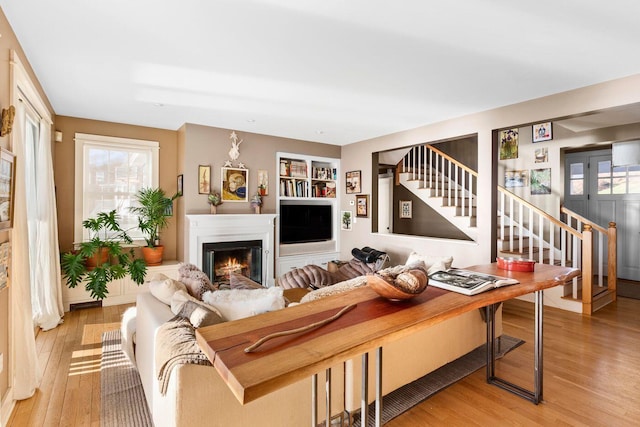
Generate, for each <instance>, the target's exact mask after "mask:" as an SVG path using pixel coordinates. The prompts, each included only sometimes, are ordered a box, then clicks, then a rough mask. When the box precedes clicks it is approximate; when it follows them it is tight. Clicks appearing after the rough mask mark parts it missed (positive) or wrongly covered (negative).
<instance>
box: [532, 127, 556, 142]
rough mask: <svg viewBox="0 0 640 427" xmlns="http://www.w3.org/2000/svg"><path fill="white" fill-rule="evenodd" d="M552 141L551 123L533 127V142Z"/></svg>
mask: <svg viewBox="0 0 640 427" xmlns="http://www.w3.org/2000/svg"><path fill="white" fill-rule="evenodd" d="M551 139H553V135H552V133H551V122H544V123H538V124H537V125H533V142H541V141H549V140H551Z"/></svg>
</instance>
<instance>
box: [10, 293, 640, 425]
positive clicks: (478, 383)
mask: <svg viewBox="0 0 640 427" xmlns="http://www.w3.org/2000/svg"><path fill="white" fill-rule="evenodd" d="M126 307H127V306H117V307H106V308H101V309H100V308H93V309H85V310H80V311H75V312H71V313H67V314H66V316H65V323H64V324H63V325H62V326H60V327H58V328H56V329H54V330H52V331H48V332H41V333H40V334H39V335H38V338H37V346H38V350H39V351H40V358H41V362H42V366H44V367H45V371H44V372H45V374H44V380H43V383H42V387H41V388H40V389H39V390H38V391H37V393H36V395H35V396H34V397H32V398H31V399H28V400H25V401H21V402H19V403H18V405H17V406H16V408H15V410H14V412H13V415H12V416H11V419H10V421H9V424H8V426H58V425H60V426H89V425H91V426H99V424H100V372H99V369H100V352H101V344H100V336H101V334H102V332H104V331H107V330H112V329H115V328H117V327H118V325H119V319H120V317H121V315H122V312H123V311H124V310H125V309H126ZM503 321H504V330H505V333H507V334H509V335H512V336H516V337H519V338H523V339H525V340H526V344H525V345H523V346H521V347H519V348H518V349H516V350H514V351H512V352H511V353H509V355H507V356H506V357H505V358H504V359H503V360H501V361H500V362H499V363H498V365H497V371H498V375H499V376H502V377H504V378H505V379H509V380H510V381H513V382H516V383H518V384H520V385H522V386H525V387H529V388H530V387H532V382H533V306H532V304H529V303H525V302H521V301H511V302H508V303H506V304H505V308H504V316H503ZM544 337H545V347H544V373H545V375H544V401H543V402H542V403H541V404H540V405H537V406H536V405H533V404H532V403H529V402H528V401H525V400H524V399H521V398H519V397H516V396H514V395H512V394H510V393H508V392H506V391H503V390H501V389H499V388H497V387H494V386H490V385H488V384H487V383H486V381H485V371H484V370H480V371H477V372H475V373H474V374H472V375H470V376H468V377H467V378H465V379H464V380H462V381H460V382H458V383H457V384H455V385H453V386H451V387H449V388H447V389H446V390H444V391H442V392H440V393H438V394H437V395H435V396H434V397H432V398H431V399H429V400H427V401H425V402H423V403H422V404H420V405H418V406H416V407H415V408H413V409H412V410H410V411H408V412H407V413H405V414H403V415H401V416H400V417H398V418H396V419H395V420H393V421H392V422H391V423H389V424H388V426H390V427H405V426H406V427H416V426H442V425H447V426H473V425H477V426H501V425H509V426H536V425H541V426H547V425H554V426H555V425H567V426H637V425H639V422H640V300H632V299H627V298H619V299H618V302H617V303H615V304H613V305H610V306H608V307H605V308H604V309H602V310H601V311H598V312H597V313H596V314H595V315H594V316H593V317H584V316H581V315H578V314H575V313H569V312H566V311H562V310H556V309H552V308H546V309H545V323H544ZM293 427H296V426H293Z"/></svg>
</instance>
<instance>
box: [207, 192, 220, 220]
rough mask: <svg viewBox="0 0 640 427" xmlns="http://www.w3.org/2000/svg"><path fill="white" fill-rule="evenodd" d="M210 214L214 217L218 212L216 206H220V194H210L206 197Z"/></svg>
mask: <svg viewBox="0 0 640 427" xmlns="http://www.w3.org/2000/svg"><path fill="white" fill-rule="evenodd" d="M208 199H209V205H210V209H211V214H212V215H214V214H216V213H217V212H218V205H221V204H222V198H221V197H220V193H215V192H214V193H211V194H209V196H208Z"/></svg>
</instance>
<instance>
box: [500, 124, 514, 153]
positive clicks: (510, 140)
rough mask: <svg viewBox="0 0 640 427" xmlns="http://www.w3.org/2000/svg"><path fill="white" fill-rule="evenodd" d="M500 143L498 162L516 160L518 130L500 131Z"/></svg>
mask: <svg viewBox="0 0 640 427" xmlns="http://www.w3.org/2000/svg"><path fill="white" fill-rule="evenodd" d="M498 139H499V142H500V160H509V159H517V158H518V129H517V128H516V129H505V130H501V131H500V133H499V134H498Z"/></svg>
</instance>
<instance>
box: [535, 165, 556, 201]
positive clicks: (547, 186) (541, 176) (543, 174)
mask: <svg viewBox="0 0 640 427" xmlns="http://www.w3.org/2000/svg"><path fill="white" fill-rule="evenodd" d="M534 194H551V168H547V169H531V195H534Z"/></svg>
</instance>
